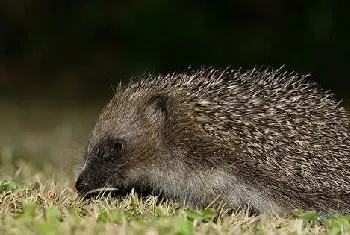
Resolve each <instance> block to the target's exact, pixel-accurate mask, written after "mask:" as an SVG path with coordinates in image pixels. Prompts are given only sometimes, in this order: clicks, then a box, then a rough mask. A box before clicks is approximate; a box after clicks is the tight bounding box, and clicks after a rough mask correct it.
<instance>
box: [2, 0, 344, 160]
mask: <svg viewBox="0 0 350 235" xmlns="http://www.w3.org/2000/svg"><path fill="white" fill-rule="evenodd" d="M349 14H350V2H349V1H332V0H318V1H312V0H309V1H305V0H289V1H287V0H255V1H252V0H237V1H234V0H231V1H184V0H150V1H136V0H131V1H110V2H109V1H102V0H85V1H79V0H76V1H71V0H60V1H58V0H37V1H30V0H1V1H0V150H1V152H2V158H4V156H5V158H7V159H8V158H11V156H14V155H16V154H17V155H21V154H19V153H23V152H24V153H23V154H22V155H26V156H27V155H28V154H29V155H36V156H38V155H42V156H45V157H46V156H50V157H52V158H55V159H60V160H62V159H63V158H65V157H67V156H78V155H81V154H80V153H79V151H78V153H77V151H76V149H77V145H73V146H71V147H68V146H70V145H71V144H70V143H72V142H82V144H81V146H84V143H85V142H86V140H87V135H88V132H89V131H90V130H91V128H92V126H93V122H94V120H95V118H96V115H97V114H98V112H99V111H100V109H101V107H102V105H103V104H104V103H105V102H107V100H108V99H109V97H110V96H111V95H112V89H111V86H113V85H111V83H112V84H116V83H117V82H118V81H119V80H120V79H124V80H126V79H128V78H130V77H131V76H133V75H138V74H140V73H142V72H144V71H148V72H155V73H158V72H162V73H166V72H172V71H177V70H182V69H185V68H187V67H188V66H192V67H194V68H196V67H199V66H202V65H216V66H227V65H232V66H233V67H243V68H252V67H253V66H262V65H270V66H273V67H276V68H277V67H280V66H282V65H285V68H286V69H287V70H294V71H297V72H300V73H311V74H312V76H313V79H315V80H317V81H318V82H319V83H320V85H321V86H322V87H324V88H325V89H331V90H332V91H333V92H335V93H336V95H337V97H338V98H339V99H343V100H344V101H345V102H348V100H349V99H350V96H349V88H350V68H349V67H350V58H349V55H350V19H349ZM90 104H91V105H90ZM92 104H96V105H95V106H93V105H92ZM60 141H61V142H60ZM82 148H83V147H82ZM63 149H73V150H72V151H71V150H67V151H63ZM39 150H40V151H39ZM70 151H71V152H70ZM39 153H40V154H39ZM11 154H12V155H11ZM22 155H21V156H22ZM6 156H7V157H6ZM9 156H10V157H9Z"/></svg>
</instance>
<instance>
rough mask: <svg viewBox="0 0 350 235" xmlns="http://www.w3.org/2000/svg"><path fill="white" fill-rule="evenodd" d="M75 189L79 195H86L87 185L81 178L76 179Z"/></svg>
mask: <svg viewBox="0 0 350 235" xmlns="http://www.w3.org/2000/svg"><path fill="white" fill-rule="evenodd" d="M75 188H76V189H77V190H78V192H79V193H86V192H88V191H89V185H88V183H87V182H86V181H85V180H83V179H82V177H80V176H79V177H78V179H77V182H75Z"/></svg>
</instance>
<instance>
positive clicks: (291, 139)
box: [76, 68, 350, 215]
mask: <svg viewBox="0 0 350 235" xmlns="http://www.w3.org/2000/svg"><path fill="white" fill-rule="evenodd" d="M349 127H350V125H349V119H348V116H347V114H346V111H345V109H344V108H343V107H341V106H340V103H339V102H338V101H336V100H335V98H334V96H333V95H332V94H331V93H329V92H325V91H323V90H322V89H320V88H319V87H318V86H317V85H316V84H314V83H312V82H310V81H309V78H308V77H307V76H304V75H298V74H294V73H287V72H284V71H281V70H272V69H266V70H261V69H252V70H248V71H244V72H242V71H241V70H233V69H230V68H227V69H222V70H221V69H214V68H206V69H201V70H197V71H192V72H186V73H178V74H176V73H175V74H168V75H165V76H162V75H149V76H146V77H143V78H140V79H138V80H136V81H134V82H132V83H130V84H129V85H127V86H126V87H123V86H120V87H119V89H118V90H117V92H116V94H115V96H114V97H113V98H112V99H111V101H110V102H109V104H107V106H106V107H105V108H104V109H103V111H102V113H101V115H100V117H99V119H98V120H97V122H96V126H95V128H94V130H93V131H92V133H91V135H90V139H89V143H88V146H87V149H86V154H85V157H84V165H83V167H82V170H81V172H80V175H79V177H78V180H77V182H76V189H77V190H78V192H80V193H82V194H84V193H87V192H89V191H91V190H95V189H98V188H113V189H118V191H120V192H124V193H126V192H128V191H129V190H130V189H132V188H134V189H136V190H138V191H140V192H143V191H148V192H151V193H152V194H156V195H158V194H161V195H163V196H164V197H165V198H168V199H171V200H174V201H177V202H180V203H184V204H185V205H188V206H191V207H197V208H202V207H205V206H207V205H209V204H210V203H212V202H213V201H215V200H216V201H221V202H222V203H224V204H225V206H227V207H229V208H232V209H240V208H250V209H251V211H253V212H254V213H257V214H260V213H266V214H273V215H285V214H288V213H290V212H292V211H293V210H294V209H296V208H300V209H303V210H316V211H318V212H319V213H321V214H332V213H348V212H350V131H349V130H350V128H349Z"/></svg>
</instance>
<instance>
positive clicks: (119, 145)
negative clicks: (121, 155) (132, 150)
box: [113, 141, 124, 151]
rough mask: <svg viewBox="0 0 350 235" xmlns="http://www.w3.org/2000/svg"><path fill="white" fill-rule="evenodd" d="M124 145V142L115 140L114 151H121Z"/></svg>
mask: <svg viewBox="0 0 350 235" xmlns="http://www.w3.org/2000/svg"><path fill="white" fill-rule="evenodd" d="M123 147H124V146H123V143H121V142H120V141H115V142H114V143H113V151H121V150H122V149H123Z"/></svg>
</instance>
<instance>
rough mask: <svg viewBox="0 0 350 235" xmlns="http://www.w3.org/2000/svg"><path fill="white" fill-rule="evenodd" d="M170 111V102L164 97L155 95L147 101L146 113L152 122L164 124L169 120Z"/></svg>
mask: <svg viewBox="0 0 350 235" xmlns="http://www.w3.org/2000/svg"><path fill="white" fill-rule="evenodd" d="M170 110H171V102H170V99H169V98H168V97H167V96H165V95H155V96H153V97H151V98H150V99H149V100H148V103H147V111H146V112H147V116H149V117H150V119H151V120H152V121H156V122H165V121H166V120H167V119H168V118H169V114H170Z"/></svg>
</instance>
